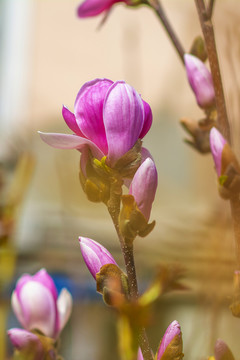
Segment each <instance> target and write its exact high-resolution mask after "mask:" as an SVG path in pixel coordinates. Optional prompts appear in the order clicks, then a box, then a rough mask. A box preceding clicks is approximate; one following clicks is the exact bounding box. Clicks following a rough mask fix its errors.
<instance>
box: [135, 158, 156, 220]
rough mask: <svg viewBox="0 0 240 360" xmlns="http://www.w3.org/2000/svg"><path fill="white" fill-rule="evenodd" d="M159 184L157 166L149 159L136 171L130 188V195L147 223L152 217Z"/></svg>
mask: <svg viewBox="0 0 240 360" xmlns="http://www.w3.org/2000/svg"><path fill="white" fill-rule="evenodd" d="M157 183H158V175H157V169H156V166H155V164H154V161H153V160H152V159H151V158H147V159H146V160H145V161H144V162H143V163H142V164H141V165H140V167H139V168H138V170H137V171H136V173H135V175H134V177H133V179H132V182H131V185H130V188H129V194H130V195H133V196H134V199H135V201H136V203H137V206H138V208H139V210H140V211H141V212H142V213H143V215H144V216H145V218H146V220H147V221H148V220H149V217H150V213H151V209H152V203H153V200H154V198H155V194H156V190H157Z"/></svg>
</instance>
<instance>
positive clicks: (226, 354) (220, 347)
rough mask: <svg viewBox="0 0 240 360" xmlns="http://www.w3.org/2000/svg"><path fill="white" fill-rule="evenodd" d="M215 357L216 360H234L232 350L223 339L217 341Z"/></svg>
mask: <svg viewBox="0 0 240 360" xmlns="http://www.w3.org/2000/svg"><path fill="white" fill-rule="evenodd" d="M214 355H215V360H224V359H228V360H231V359H232V360H234V357H233V354H232V352H231V350H230V349H229V347H228V346H227V344H226V343H225V342H224V341H223V340H221V339H218V340H217V341H216V344H215V348H214Z"/></svg>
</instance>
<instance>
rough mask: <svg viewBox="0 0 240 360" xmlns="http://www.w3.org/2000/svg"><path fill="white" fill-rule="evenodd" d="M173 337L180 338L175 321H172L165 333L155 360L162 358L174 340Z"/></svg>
mask: <svg viewBox="0 0 240 360" xmlns="http://www.w3.org/2000/svg"><path fill="white" fill-rule="evenodd" d="M175 336H179V337H180V336H181V328H180V325H179V323H178V322H177V321H176V320H174V321H173V322H172V323H171V324H170V325H169V326H168V328H167V330H166V331H165V334H164V336H163V338H162V341H161V344H160V347H159V349H158V354H157V360H160V359H161V358H162V356H163V354H164V352H165V350H166V349H167V347H168V345H169V344H170V343H171V341H172V340H173V339H174V338H175Z"/></svg>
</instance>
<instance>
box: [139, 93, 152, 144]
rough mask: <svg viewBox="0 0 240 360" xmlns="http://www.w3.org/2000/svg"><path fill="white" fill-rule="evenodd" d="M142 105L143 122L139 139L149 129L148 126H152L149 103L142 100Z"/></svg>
mask: <svg viewBox="0 0 240 360" xmlns="http://www.w3.org/2000/svg"><path fill="white" fill-rule="evenodd" d="M142 102H143V106H144V114H145V115H144V124H143V128H142V131H141V133H140V135H139V137H140V139H142V138H143V137H144V136H145V135H146V134H147V133H148V131H149V129H150V127H151V126H152V110H151V108H150V105H149V104H148V103H147V102H146V101H144V100H142Z"/></svg>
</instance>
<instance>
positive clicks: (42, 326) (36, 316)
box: [19, 281, 57, 337]
mask: <svg viewBox="0 0 240 360" xmlns="http://www.w3.org/2000/svg"><path fill="white" fill-rule="evenodd" d="M19 303H20V306H21V308H22V310H23V313H24V321H25V328H26V329H27V330H33V329H38V330H40V331H42V332H43V333H44V334H45V335H46V336H49V337H54V335H55V327H56V317H57V313H56V304H55V301H54V298H53V296H52V294H51V292H50V291H49V290H48V288H46V287H45V286H44V285H42V284H41V283H39V282H37V281H29V282H27V283H26V284H25V285H24V286H23V288H22V290H21V292H20V294H19Z"/></svg>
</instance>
